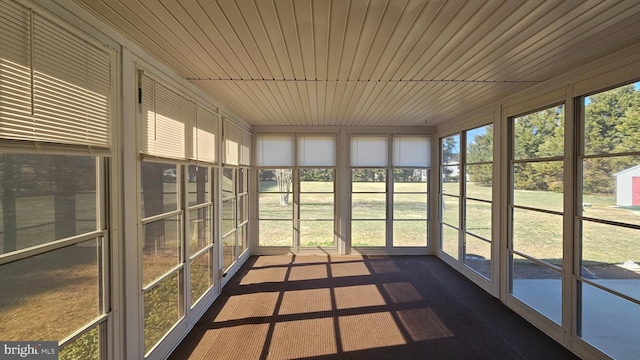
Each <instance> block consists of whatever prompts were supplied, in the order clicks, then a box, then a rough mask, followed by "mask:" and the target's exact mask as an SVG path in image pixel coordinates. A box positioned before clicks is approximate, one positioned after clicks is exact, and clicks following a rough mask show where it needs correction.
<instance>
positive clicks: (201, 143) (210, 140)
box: [191, 105, 218, 162]
mask: <svg viewBox="0 0 640 360" xmlns="http://www.w3.org/2000/svg"><path fill="white" fill-rule="evenodd" d="M195 119H196V123H195V127H194V129H193V136H192V139H193V144H194V145H193V146H192V148H193V151H192V154H191V158H192V159H194V160H198V161H206V162H215V161H216V132H217V129H218V115H217V114H215V113H213V112H211V111H209V110H207V109H205V108H203V107H201V106H199V105H198V106H196V116H195Z"/></svg>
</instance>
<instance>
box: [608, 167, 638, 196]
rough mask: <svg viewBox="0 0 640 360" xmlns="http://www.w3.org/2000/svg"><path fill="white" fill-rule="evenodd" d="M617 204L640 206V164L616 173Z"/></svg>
mask: <svg viewBox="0 0 640 360" xmlns="http://www.w3.org/2000/svg"><path fill="white" fill-rule="evenodd" d="M613 176H615V177H616V204H617V205H618V206H640V165H636V166H634V167H630V168H628V169H626V170H622V171H620V172H618V173H616V174H613Z"/></svg>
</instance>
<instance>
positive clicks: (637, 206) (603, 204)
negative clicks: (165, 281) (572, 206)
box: [582, 156, 640, 225]
mask: <svg viewBox="0 0 640 360" xmlns="http://www.w3.org/2000/svg"><path fill="white" fill-rule="evenodd" d="M639 164H640V156H616V157H607V158H592V159H584V160H583V162H582V165H583V166H582V173H583V174H582V215H583V216H587V217H590V218H596V219H602V220H612V221H617V222H624V223H627V224H635V225H640V216H638V214H639V211H640V165H639Z"/></svg>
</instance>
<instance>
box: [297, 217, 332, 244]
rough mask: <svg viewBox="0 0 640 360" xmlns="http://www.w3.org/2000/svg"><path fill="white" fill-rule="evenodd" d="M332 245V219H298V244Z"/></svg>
mask: <svg viewBox="0 0 640 360" xmlns="http://www.w3.org/2000/svg"><path fill="white" fill-rule="evenodd" d="M333 245H334V243H333V221H300V246H314V247H315V246H333Z"/></svg>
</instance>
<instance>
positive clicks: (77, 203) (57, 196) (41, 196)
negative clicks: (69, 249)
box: [0, 154, 98, 254]
mask: <svg viewBox="0 0 640 360" xmlns="http://www.w3.org/2000/svg"><path fill="white" fill-rule="evenodd" d="M0 197H2V201H1V202H0V254H5V253H9V252H12V251H16V250H21V249H25V248H28V247H31V246H36V245H41V244H45V243H47V242H50V241H54V240H59V239H63V238H67V237H71V236H74V235H78V234H82V233H86V232H90V231H95V230H96V229H97V226H98V225H97V210H96V158H95V157H89V156H57V155H26V154H0Z"/></svg>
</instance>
